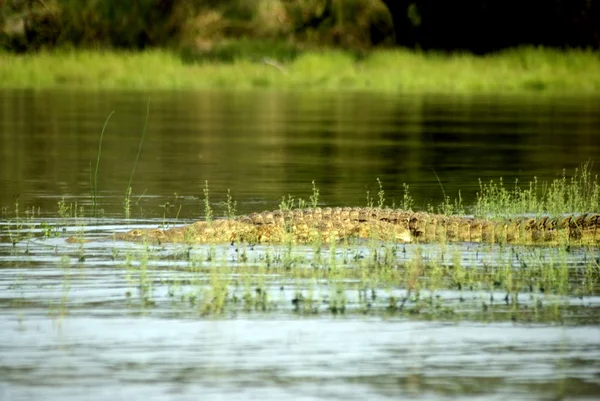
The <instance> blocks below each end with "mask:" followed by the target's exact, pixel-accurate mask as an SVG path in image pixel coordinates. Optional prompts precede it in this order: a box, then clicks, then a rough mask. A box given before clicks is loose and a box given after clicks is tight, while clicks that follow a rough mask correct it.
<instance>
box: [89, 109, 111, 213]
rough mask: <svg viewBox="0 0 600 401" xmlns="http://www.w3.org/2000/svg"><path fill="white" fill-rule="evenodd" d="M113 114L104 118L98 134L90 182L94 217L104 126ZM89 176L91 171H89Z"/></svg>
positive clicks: (96, 204)
mask: <svg viewBox="0 0 600 401" xmlns="http://www.w3.org/2000/svg"><path fill="white" fill-rule="evenodd" d="M113 114H115V112H114V110H113V111H111V113H110V114H109V115H108V117H106V120H104V126H103V127H102V132H101V133H100V141H99V142H98V153H97V155H96V168H95V169H94V176H93V180H91V186H92V213H93V215H94V216H96V213H97V206H98V169H99V168H100V156H101V154H102V141H103V140H104V131H106V126H107V125H108V122H109V121H110V118H111V117H112V115H113ZM90 174H91V169H90Z"/></svg>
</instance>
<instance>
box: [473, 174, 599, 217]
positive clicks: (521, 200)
mask: <svg viewBox="0 0 600 401" xmlns="http://www.w3.org/2000/svg"><path fill="white" fill-rule="evenodd" d="M592 167H593V163H592V162H586V163H584V164H582V165H581V167H579V168H577V169H575V171H574V172H573V175H572V176H568V175H567V172H566V171H565V170H563V172H562V176H561V177H560V178H556V179H554V180H553V181H552V182H550V183H548V182H539V181H538V179H537V177H534V178H533V180H532V181H530V182H529V183H528V184H526V185H525V186H521V185H520V183H519V182H518V181H515V183H514V185H512V186H511V187H508V186H507V185H506V184H505V183H504V181H503V180H502V178H500V179H499V180H498V181H494V180H492V181H490V182H489V183H483V182H481V181H480V182H479V187H480V190H479V193H478V194H477V201H476V204H475V206H474V209H475V210H474V211H475V214H476V215H480V216H498V217H503V216H514V215H518V214H551V215H559V214H564V213H600V182H599V181H598V175H597V174H594V173H593V171H592Z"/></svg>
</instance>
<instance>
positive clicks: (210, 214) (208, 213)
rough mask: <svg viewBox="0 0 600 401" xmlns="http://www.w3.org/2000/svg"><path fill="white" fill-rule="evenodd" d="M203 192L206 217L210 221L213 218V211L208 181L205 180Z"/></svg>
mask: <svg viewBox="0 0 600 401" xmlns="http://www.w3.org/2000/svg"><path fill="white" fill-rule="evenodd" d="M202 192H203V193H204V218H205V219H206V221H207V222H209V223H210V222H211V221H212V220H213V211H212V208H211V206H210V198H209V190H208V181H204V188H203V189H202Z"/></svg>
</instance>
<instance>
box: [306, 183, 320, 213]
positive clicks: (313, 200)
mask: <svg viewBox="0 0 600 401" xmlns="http://www.w3.org/2000/svg"><path fill="white" fill-rule="evenodd" d="M308 199H309V201H310V205H311V206H312V207H313V208H317V207H318V206H319V189H318V188H317V186H316V185H315V181H314V180H313V182H312V195H311V196H310V197H309V198H308Z"/></svg>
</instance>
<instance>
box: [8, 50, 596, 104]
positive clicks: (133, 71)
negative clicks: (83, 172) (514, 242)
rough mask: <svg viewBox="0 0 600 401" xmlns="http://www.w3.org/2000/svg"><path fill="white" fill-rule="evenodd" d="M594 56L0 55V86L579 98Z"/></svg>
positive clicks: (588, 83)
mask: <svg viewBox="0 0 600 401" xmlns="http://www.w3.org/2000/svg"><path fill="white" fill-rule="evenodd" d="M598 56H599V55H598V53H597V52H594V51H590V50H565V51H559V50H550V49H537V48H522V49H515V50H509V51H505V52H501V53H498V54H493V55H489V56H483V57H480V56H473V55H469V54H452V55H445V54H438V53H425V52H415V51H407V50H377V51H374V52H372V53H370V54H367V55H366V56H365V57H364V58H357V57H356V56H355V55H353V54H352V53H350V52H343V51H340V50H319V51H314V50H312V51H310V50H309V51H305V52H303V53H300V54H298V55H297V56H295V58H294V59H287V60H277V61H269V60H267V59H265V57H263V56H261V55H260V54H257V55H253V56H251V57H250V56H246V55H244V54H243V53H242V55H240V56H239V57H237V58H235V59H233V60H231V61H228V62H221V61H218V60H213V61H206V60H204V61H202V62H200V63H194V62H191V63H190V60H189V59H185V60H184V59H183V58H182V57H181V56H180V55H179V54H177V53H175V52H170V51H165V50H152V51H145V52H140V53H131V52H100V51H77V52H67V51H62V52H55V53H47V52H41V53H38V54H28V55H14V54H7V53H0V87H2V88H56V87H68V88H86V89H90V88H95V89H103V90H104V89H139V90H146V89H148V88H153V89H186V90H187V89H212V88H227V89H252V88H273V89H285V90H320V91H322V90H330V91H349V90H350V91H356V90H367V91H385V92H407V93H419V92H428V93H429V92H431V93H450V94H471V93H511V94H512V93H516V94H519V93H521V94H523V93H548V94H573V95H585V94H599V93H600V63H599V62H598ZM274 63H277V64H274ZM273 65H277V67H278V68H273Z"/></svg>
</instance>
